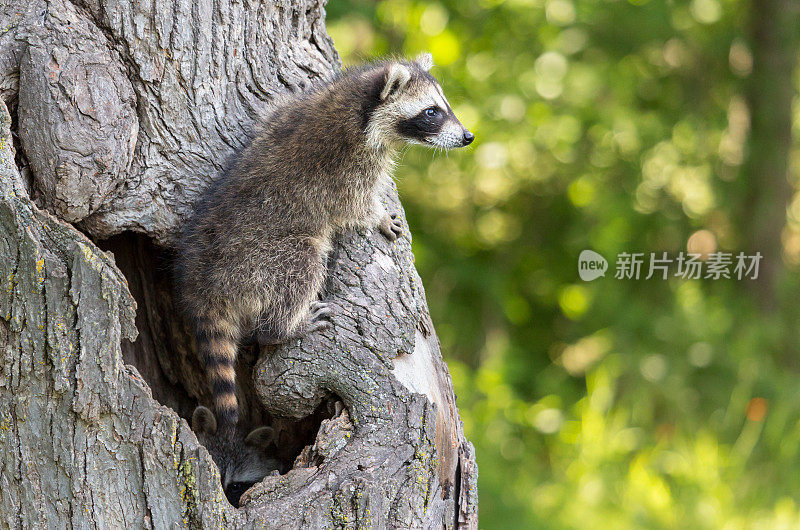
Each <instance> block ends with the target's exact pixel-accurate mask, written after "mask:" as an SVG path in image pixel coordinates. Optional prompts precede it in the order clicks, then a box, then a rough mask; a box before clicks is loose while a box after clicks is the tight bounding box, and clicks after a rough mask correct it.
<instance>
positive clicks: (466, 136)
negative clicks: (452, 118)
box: [464, 131, 475, 145]
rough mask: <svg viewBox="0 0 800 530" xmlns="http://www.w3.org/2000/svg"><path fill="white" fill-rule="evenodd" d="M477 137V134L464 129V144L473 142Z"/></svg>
mask: <svg viewBox="0 0 800 530" xmlns="http://www.w3.org/2000/svg"><path fill="white" fill-rule="evenodd" d="M474 139H475V135H474V134H472V133H471V132H469V131H464V145H469V144H471V143H472V140H474Z"/></svg>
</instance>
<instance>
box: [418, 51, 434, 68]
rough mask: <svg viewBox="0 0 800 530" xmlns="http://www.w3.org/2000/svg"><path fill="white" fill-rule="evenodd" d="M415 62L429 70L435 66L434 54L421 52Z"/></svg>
mask: <svg viewBox="0 0 800 530" xmlns="http://www.w3.org/2000/svg"><path fill="white" fill-rule="evenodd" d="M414 62H415V63H417V64H418V65H419V67H420V68H422V69H423V70H425V71H426V72H427V71H428V70H430V69H431V67H433V55H431V54H430V53H421V54H419V55H418V56H417V58H416V59H414Z"/></svg>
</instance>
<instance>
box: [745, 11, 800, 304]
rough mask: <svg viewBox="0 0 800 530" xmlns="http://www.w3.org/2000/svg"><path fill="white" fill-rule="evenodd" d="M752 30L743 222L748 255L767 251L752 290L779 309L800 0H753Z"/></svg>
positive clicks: (787, 201)
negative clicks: (751, 70) (749, 126)
mask: <svg viewBox="0 0 800 530" xmlns="http://www.w3.org/2000/svg"><path fill="white" fill-rule="evenodd" d="M750 33H751V43H752V48H753V74H752V76H751V78H750V80H749V86H748V91H747V99H748V104H749V107H750V116H751V122H752V126H751V130H750V137H749V140H748V155H747V161H746V163H745V165H744V167H743V172H742V175H743V178H742V180H743V183H744V184H745V186H747V190H746V191H747V193H746V194H745V197H746V198H745V201H744V208H743V210H742V212H741V217H740V219H739V220H738V222H739V224H740V226H741V227H742V233H743V234H744V244H745V247H746V249H745V250H747V251H748V252H747V253H748V255H755V254H756V252H760V253H761V255H762V256H763V259H762V260H761V264H760V270H759V277H758V280H757V282H755V283H754V284H753V289H752V291H753V294H754V296H755V298H756V299H757V300H758V302H759V303H760V304H761V306H762V307H763V308H764V309H766V310H768V311H775V310H777V309H778V281H779V277H780V274H781V272H782V271H783V244H782V235H783V231H784V227H785V226H786V209H787V207H788V206H789V202H790V201H791V198H792V193H793V189H792V184H791V181H790V177H789V161H790V159H791V151H792V102H793V100H794V98H795V95H796V89H795V81H796V80H795V75H794V74H795V71H796V66H797V45H798V43H799V42H800V38H798V36H799V35H800V3H798V1H797V0H753V1H752V3H751V5H750Z"/></svg>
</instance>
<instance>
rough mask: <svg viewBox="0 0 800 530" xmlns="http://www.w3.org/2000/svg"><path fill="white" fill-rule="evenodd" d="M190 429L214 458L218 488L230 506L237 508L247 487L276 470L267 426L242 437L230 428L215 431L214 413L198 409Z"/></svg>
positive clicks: (270, 432) (201, 408)
mask: <svg viewBox="0 0 800 530" xmlns="http://www.w3.org/2000/svg"><path fill="white" fill-rule="evenodd" d="M192 430H193V431H194V432H195V434H196V435H197V439H198V440H199V441H200V443H202V444H203V446H205V448H206V449H207V450H208V452H209V454H210V455H211V457H212V458H213V459H214V463H215V464H216V465H217V469H219V476H220V480H221V482H222V489H223V491H225V496H226V497H227V498H228V501H229V502H230V503H231V504H232V505H233V506H237V507H238V506H239V498H240V497H241V495H242V493H244V492H245V491H247V489H249V488H250V486H252V485H253V484H255V483H256V482H259V481H261V480H262V479H263V478H264V477H265V476H267V475H268V474H270V473H272V472H275V471H280V465H279V463H278V461H277V460H276V459H275V458H272V457H270V456H269V450H270V448H271V447H272V445H273V441H274V438H275V436H274V433H273V431H272V428H270V427H257V428H255V429H253V430H252V431H250V433H249V434H247V435H246V436H245V435H244V433H242V432H241V431H240V430H239V429H232V428H231V427H230V425H224V424H223V425H222V426H221V427H219V428H218V424H217V420H216V418H215V417H214V413H213V412H211V410H210V409H208V408H206V407H203V406H200V407H197V408H196V409H195V410H194V413H192Z"/></svg>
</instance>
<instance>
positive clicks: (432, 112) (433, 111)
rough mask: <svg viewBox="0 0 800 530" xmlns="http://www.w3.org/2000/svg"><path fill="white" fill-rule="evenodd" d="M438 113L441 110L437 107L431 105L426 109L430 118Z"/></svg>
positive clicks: (426, 114) (426, 113)
mask: <svg viewBox="0 0 800 530" xmlns="http://www.w3.org/2000/svg"><path fill="white" fill-rule="evenodd" d="M437 114H439V110H438V109H437V108H436V107H430V108H428V109H425V116H427V117H429V118H433V117H435V116H436V115H437Z"/></svg>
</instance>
